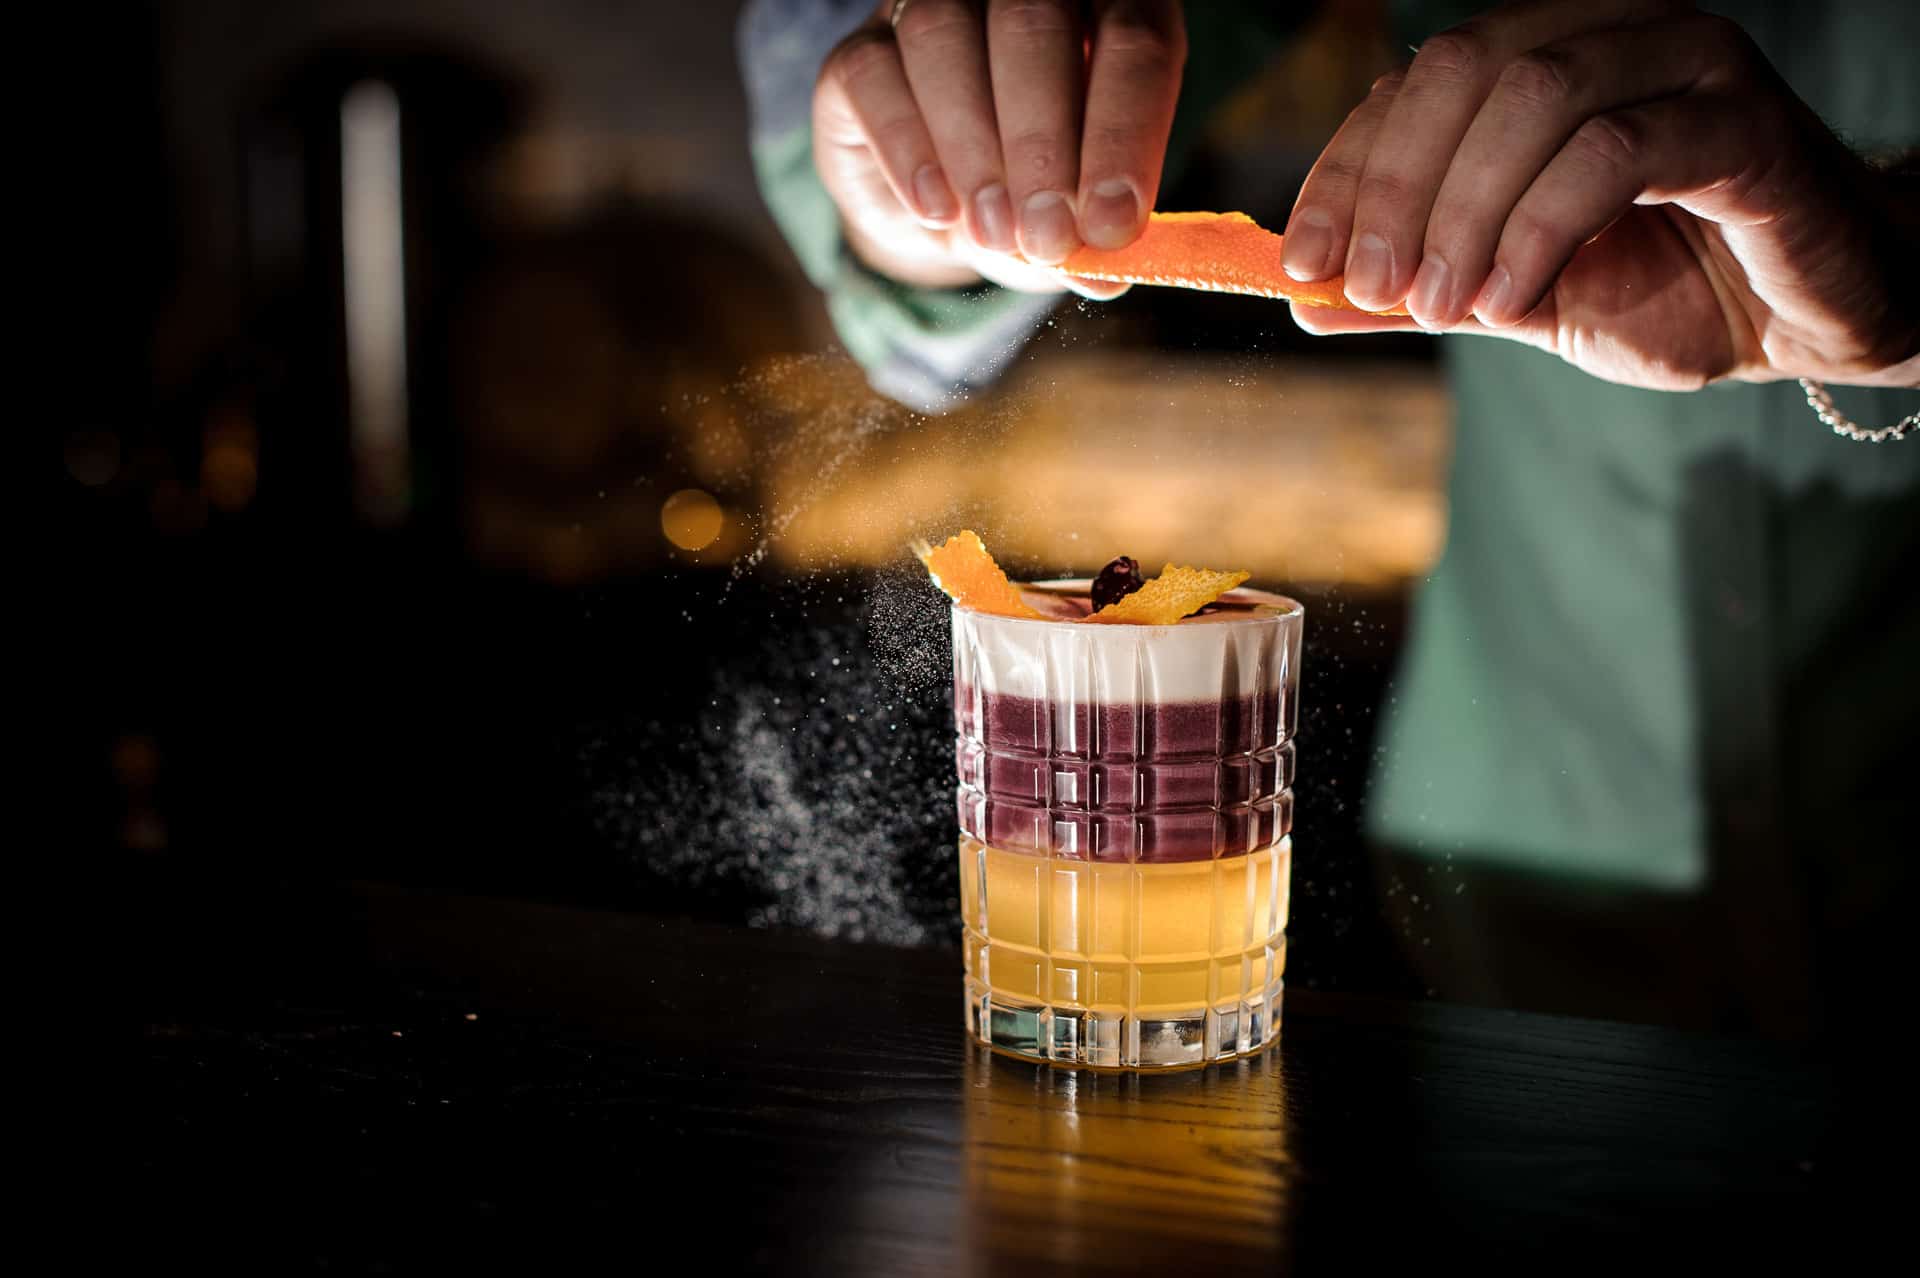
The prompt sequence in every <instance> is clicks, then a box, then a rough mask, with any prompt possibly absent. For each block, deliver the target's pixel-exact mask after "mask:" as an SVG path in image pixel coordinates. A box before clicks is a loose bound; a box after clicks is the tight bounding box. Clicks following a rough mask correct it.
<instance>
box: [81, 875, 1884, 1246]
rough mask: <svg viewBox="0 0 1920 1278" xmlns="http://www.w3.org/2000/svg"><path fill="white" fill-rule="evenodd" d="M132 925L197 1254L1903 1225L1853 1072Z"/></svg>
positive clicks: (374, 932)
mask: <svg viewBox="0 0 1920 1278" xmlns="http://www.w3.org/2000/svg"><path fill="white" fill-rule="evenodd" d="M139 913H141V914H142V916H143V918H144V921H143V922H141V923H139V924H138V925H137V926H136V929H135V942H136V948H135V956H134V962H133V964H132V970H133V976H134V986H135V992H136V1002H137V1005H138V1007H139V1011H140V1014H141V1016H142V1025H143V1030H144V1033H143V1039H142V1053H141V1059H140V1060H139V1061H138V1064H137V1068H136V1070H135V1071H134V1082H133V1086H132V1088H131V1098H132V1102H133V1104H132V1113H133V1120H132V1123H131V1126H130V1139H131V1145H130V1148H129V1150H128V1151H126V1153H125V1162H126V1163H128V1164H129V1165H130V1166H131V1167H132V1168H133V1171H134V1175H135V1177H136V1179H137V1188H136V1189H135V1191H134V1193H133V1194H132V1195H130V1197H131V1200H132V1201H130V1203H129V1204H128V1208H129V1215H130V1218H131V1219H130V1220H129V1222H128V1226H127V1227H128V1228H130V1229H132V1230H134V1231H135V1236H137V1237H140V1238H143V1239H144V1240H146V1242H145V1245H147V1246H148V1247H150V1248H151V1249H153V1250H154V1251H155V1252H156V1253H157V1252H161V1251H172V1252H174V1253H176V1254H177V1255H178V1256H180V1257H182V1258H184V1260H185V1261H186V1263H187V1266H188V1268H190V1269H192V1270H194V1271H197V1272H206V1271H210V1270H222V1269H228V1268H232V1269H235V1270H246V1271H247V1272H253V1273H279V1272H289V1271H327V1272H343V1271H344V1272H365V1271H377V1272H449V1271H452V1270H456V1269H460V1268H476V1267H477V1268H481V1269H487V1270H492V1269H497V1268H515V1269H518V1270H521V1271H530V1272H539V1273H571V1272H581V1271H583V1270H588V1269H591V1270H594V1271H618V1272H637V1273H653V1272H661V1273H668V1272H681V1271H684V1270H698V1271H699V1272H703V1273H736V1272H767V1271H772V1272H803V1273H829V1274H847V1273H947V1272H967V1273H1016V1272H1019V1273H1063V1272H1089V1273H1093V1272H1099V1273H1131V1272H1147V1271H1152V1272H1162V1273H1169V1274H1209V1273H1240V1272H1258V1273H1264V1272H1343V1273H1367V1272H1372V1271H1373V1267H1374V1266H1376V1265H1377V1264H1379V1263H1380V1262H1383V1261H1393V1262H1399V1263H1405V1262H1412V1263H1415V1264H1434V1265H1438V1264H1443V1263H1444V1264H1447V1265H1453V1264H1470V1265H1472V1266H1473V1267H1474V1269H1473V1271H1474V1272H1485V1271H1507V1270H1520V1269H1527V1270H1535V1271H1537V1270H1539V1269H1540V1268H1541V1267H1543V1266H1551V1267H1553V1269H1554V1270H1555V1271H1559V1272H1565V1271H1587V1270H1591V1269H1597V1268H1601V1267H1608V1268H1616V1267H1618V1266H1620V1265H1623V1264H1624V1265H1631V1266H1633V1267H1635V1268H1636V1269H1641V1270H1646V1271H1649V1272H1656V1273H1658V1272H1673V1271H1675V1269H1676V1268H1677V1267H1679V1266H1681V1265H1682V1264H1685V1265H1687V1266H1689V1267H1692V1266H1694V1265H1695V1262H1697V1263H1698V1264H1699V1265H1708V1266H1712V1267H1713V1269H1714V1270H1715V1271H1718V1272H1731V1270H1729V1269H1727V1268H1726V1267H1727V1266H1730V1265H1733V1264H1736V1263H1737V1264H1742V1265H1748V1266H1753V1265H1755V1264H1757V1265H1758V1266H1759V1267H1758V1268H1749V1269H1748V1272H1774V1271H1777V1269H1778V1268H1781V1267H1785V1266H1787V1265H1789V1264H1794V1263H1799V1262H1812V1261H1821V1262H1836V1261H1838V1260H1839V1259H1841V1258H1843V1257H1844V1255H1845V1254H1846V1252H1847V1251H1848V1250H1850V1249H1851V1248H1853V1247H1856V1246H1858V1247H1861V1248H1865V1247H1867V1246H1868V1245H1869V1238H1870V1235H1871V1233H1872V1231H1873V1229H1874V1228H1875V1227H1876V1226H1878V1225H1882V1224H1887V1225H1889V1226H1891V1224H1894V1223H1898V1222H1895V1221H1890V1220H1889V1219H1888V1218H1885V1217H1882V1216H1881V1215H1879V1214H1878V1213H1879V1211H1880V1210H1881V1209H1880V1208H1879V1207H1877V1206H1875V1205H1874V1204H1875V1203H1876V1202H1879V1201H1880V1200H1881V1199H1882V1198H1884V1197H1886V1195H1885V1194H1881V1195H1879V1197H1876V1188H1875V1187H1876V1186H1877V1187H1880V1188H1881V1189H1884V1188H1885V1187H1886V1183H1887V1182H1885V1181H1884V1180H1883V1179H1882V1178H1881V1177H1880V1176H1879V1175H1878V1174H1877V1173H1876V1172H1875V1171H1873V1170H1872V1169H1871V1168H1870V1167H1868V1166H1867V1165H1866V1161H1867V1157H1868V1153H1869V1151H1871V1150H1872V1148H1873V1147H1874V1143H1875V1139H1876V1138H1875V1136H1874V1134H1873V1133H1872V1132H1871V1131H1857V1130H1854V1129H1853V1128H1851V1127H1848V1126H1847V1125H1846V1124H1847V1122H1848V1120H1847V1119H1846V1115H1847V1114H1848V1113H1850V1112H1851V1110H1850V1109H1849V1106H1848V1105H1847V1103H1846V1098H1845V1095H1844V1092H1845V1085H1844V1084H1843V1082H1842V1081H1841V1080H1842V1075H1840V1074H1838V1073H1836V1071H1835V1070H1834V1069H1833V1068H1832V1067H1830V1066H1829V1065H1826V1064H1823V1063H1821V1060H1820V1058H1819V1057H1817V1056H1816V1055H1814V1054H1812V1053H1810V1052H1806V1051H1802V1050H1797V1049H1789V1048H1785V1047H1780V1046H1775V1045H1770V1044H1764V1043H1758V1042H1747V1041H1736V1040H1723V1039H1717V1038H1710V1037H1703V1036H1697V1035H1690V1034H1684V1033H1680V1032H1676V1031H1670V1030H1662V1029H1655V1028H1647V1027H1637V1026H1629V1025H1619V1024H1610V1023H1600V1022H1591V1021H1579V1020H1569V1019H1563V1018H1554V1017H1546V1016H1536V1015H1527V1014H1520V1013H1509V1012H1496V1011H1488V1010H1478V1009H1472V1008H1465V1007H1457V1006H1447V1005H1441V1004H1402V1003H1396V1002H1386V1001H1380V1000H1371V999H1366V998H1359V997H1346V996H1339V995H1333V994H1314V993H1311V992H1307V991H1293V990H1290V991H1289V992H1288V995H1287V1002H1286V1010H1285V1017H1286V1019H1285V1028H1284V1030H1283V1033H1282V1037H1281V1041H1280V1044H1279V1046H1278V1048H1277V1049H1275V1050H1273V1051H1271V1052H1269V1053H1267V1054H1265V1055H1263V1056H1261V1057H1259V1058H1256V1059H1253V1060H1249V1061H1244V1062H1238V1063H1235V1064H1232V1065H1229V1066H1223V1067H1213V1068H1209V1069H1205V1070H1200V1071H1195V1072H1189V1073H1181V1074H1171V1075H1158V1076H1149V1077H1139V1076H1134V1077H1128V1076H1121V1075H1106V1074H1092V1073H1074V1072H1067V1071H1055V1070H1051V1069H1048V1068H1046V1067H1042V1066H1035V1065H1032V1064H1026V1063H1022V1062H1019V1061H1015V1060H1011V1059H1006V1058H1000V1057H995V1056H991V1055H988V1054H986V1053H984V1052H982V1051H981V1050H979V1049H977V1048H976V1047H974V1046H973V1045H971V1044H970V1043H969V1042H968V1041H967V1040H966V1039H965V1037H964V1036H963V1034H962V1031H961V1008H960V969H959V960H958V957H957V955H956V954H955V953H953V952H951V951H945V950H937V949H936V950H900V949H892V948H886V947H879V946H871V945H860V944H852V943H836V942H831V941H824V940H819V939H814V938H809V937H800V936H792V935H785V934H778V933H769V932H761V931H748V930H741V929H732V928H727V927H720V926H712V925H704V924H696V923H689V922H685V921H678V920H671V919H662V918H654V917H648V916H640V915H632V914H619V913H610V912H599V911H592V910H584V909H576V908H568V907H560V906H552V905H539V904H528V903H524V902H512V901H504V900H496V899H489V898H480V897H471V896H451V895H439V894H434V893H431V892H426V891H421V890H413V889H401V888H394V887H384V886H378V885H366V884H355V885H342V886H330V887H326V888H313V887H307V888H304V889H302V890H300V891H297V892H293V891H271V892H270V891H264V890H262V891H255V892H245V893H235V892H228V893H195V892H191V891H175V892H155V893H150V894H149V895H148V899H147V900H146V901H145V902H143V903H142V907H141V909H140V911H139ZM115 1156H116V1157H119V1152H118V1151H115ZM140 1231H144V1232H140ZM1834 1271H1835V1272H1845V1271H1847V1270H1846V1269H1845V1268H1844V1267H1842V1268H1840V1269H1836V1270H1834Z"/></svg>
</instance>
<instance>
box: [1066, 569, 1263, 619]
mask: <svg viewBox="0 0 1920 1278" xmlns="http://www.w3.org/2000/svg"><path fill="white" fill-rule="evenodd" d="M1249 575H1250V574H1248V573H1244V572H1214V571H1213V570H1212V569H1209V568H1181V567H1177V566H1175V565H1173V564H1168V565H1167V566H1166V567H1165V568H1162V569H1161V570H1160V575H1159V576H1158V577H1155V578H1154V579H1153V580H1152V581H1149V582H1148V583H1147V584H1146V585H1144V586H1142V587H1140V589H1138V590H1136V591H1134V592H1133V593H1132V594H1130V595H1125V596H1123V597H1121V598H1120V599H1117V600H1115V601H1114V602H1112V603H1110V604H1108V605H1107V606H1106V607H1104V608H1102V609H1101V610H1100V611H1099V612H1096V613H1094V614H1093V615H1092V616H1090V617H1086V618H1083V620H1086V621H1094V622H1106V623H1110V624H1113V625H1127V626H1171V625H1173V624H1174V623H1175V622H1177V621H1179V620H1180V619H1181V618H1182V617H1190V616H1192V615H1193V614H1194V613H1196V612H1198V611H1200V610H1201V609H1202V608H1204V607H1206V606H1207V605H1208V604H1210V603H1212V602H1213V601H1214V600H1216V599H1218V598H1219V597H1220V596H1221V595H1224V594H1226V593H1227V592H1228V591H1229V590H1232V589H1233V588H1234V587H1235V586H1237V585H1239V584H1240V583H1241V582H1243V581H1245V580H1246V579H1247V577H1248V576H1249Z"/></svg>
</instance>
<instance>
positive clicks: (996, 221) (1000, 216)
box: [973, 182, 1014, 253]
mask: <svg viewBox="0 0 1920 1278" xmlns="http://www.w3.org/2000/svg"><path fill="white" fill-rule="evenodd" d="M973 233H974V235H975V236H977V237H978V238H979V241H980V247H981V248H988V249H992V250H993V251H994V252H996V253H1011V252H1013V248H1014V245H1013V201H1012V200H1010V199H1008V198H1007V188H1006V187H1004V186H1001V185H1000V184H999V183H998V182H995V183H994V184H993V185H992V186H983V187H981V188H980V190H979V191H978V192H977V193H976V194H975V195H974V197H973Z"/></svg>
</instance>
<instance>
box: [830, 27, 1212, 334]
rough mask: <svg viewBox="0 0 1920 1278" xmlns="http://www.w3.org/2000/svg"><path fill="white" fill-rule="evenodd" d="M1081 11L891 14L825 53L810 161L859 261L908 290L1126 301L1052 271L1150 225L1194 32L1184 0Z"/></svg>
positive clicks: (1112, 288)
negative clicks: (1064, 294)
mask: <svg viewBox="0 0 1920 1278" xmlns="http://www.w3.org/2000/svg"><path fill="white" fill-rule="evenodd" d="M1083 8H1086V6H1082V5H1080V4H1078V3H1069V2H1068V0H989V3H987V4H986V5H985V6H984V9H985V14H984V17H983V15H982V12H981V9H982V6H980V5H977V4H972V3H968V2H967V0H908V2H907V3H906V4H904V5H903V6H898V7H896V6H895V5H893V4H892V3H890V2H883V3H882V4H881V6H880V8H879V10H878V11H877V12H876V14H875V16H874V19H873V20H872V21H871V22H869V23H867V24H866V25H865V26H863V27H861V28H860V29H859V30H858V31H856V32H854V33H853V34H852V35H851V36H849V37H847V39H845V40H843V41H842V42H841V43H840V44H839V45H838V46H837V47H836V48H835V49H834V51H833V52H832V53H831V54H829V55H828V57H827V60H826V62H825V63H824V64H823V65H822V67H821V70H820V78H819V81H818V82H817V84H816V85H815V88H814V95H813V148H814V164H815V166H816V167H817V168H818V170H819V173H820V178H821V181H822V182H824V183H825V185H826V188H827V192H828V194H829V195H831V196H832V197H833V202H834V204H835V205H837V206H838V208H839V210H840V215H841V221H842V225H843V227H844V229H845V233H846V236H847V240H848V243H849V245H850V246H851V247H852V249H853V250H854V252H856V253H857V254H859V255H860V256H861V257H862V258H863V259H864V260H865V261H866V262H867V263H868V264H869V265H870V266H873V267H874V268H876V269H878V270H880V271H882V272H884V273H886V274H888V275H891V276H893V277H894V278H896V279H900V280H903V281H905V282H907V283H912V284H923V285H930V286H936V287H940V286H949V287H950V286H958V285H963V284H969V283H975V282H978V280H980V279H981V278H985V279H989V280H992V281H994V282H995V283H999V284H1003V285H1006V286H1008V287H1011V288H1018V289H1023V290H1027V291H1034V292H1059V291H1061V289H1063V288H1073V289H1074V290H1075V291H1076V292H1080V293H1084V294H1085V295H1087V296H1089V297H1099V298H1107V297H1113V296H1116V295H1117V294H1119V293H1122V292H1124V291H1126V286H1125V285H1123V284H1108V283H1103V282H1101V281H1098V280H1073V279H1069V278H1068V277H1066V276H1063V275H1061V274H1060V273H1059V272H1058V271H1054V270H1051V269H1048V268H1049V267H1050V266H1051V265H1052V264H1054V263H1058V262H1060V261H1062V260H1064V259H1065V258H1066V256H1067V255H1068V254H1069V253H1071V252H1072V251H1073V250H1074V249H1076V248H1078V247H1079V246H1080V245H1081V244H1082V243H1086V244H1092V245H1095V246H1097V247H1100V248H1120V247H1122V246H1124V245H1126V244H1129V243H1131V242H1132V241H1133V240H1134V239H1135V238H1136V237H1138V236H1139V234H1140V232H1141V230H1142V228H1144V227H1145V226H1146V221H1147V213H1148V211H1149V210H1151V209H1152V208H1153V204H1154V198H1155V196H1156V195H1157V194H1158V191H1159V186H1160V166H1161V161H1162V159H1163V157H1164V154H1165V151H1166V145H1167V132H1168V130H1169V129H1170V128H1171V127H1172V123H1173V109H1174V103H1175V101H1176V99H1177V98H1178V97H1179V93H1180V73H1181V68H1182V66H1183V64H1184V63H1185V61H1186V28H1185V25H1184V23H1183V21H1182V19H1181V14H1180V7H1179V5H1178V4H1177V3H1175V0H1102V2H1100V3H1095V4H1093V5H1092V6H1090V15H1089V16H1088V17H1087V18H1085V19H1084V20H1083V18H1082V11H1083ZM894 18H897V21H893V20H892V19H894Z"/></svg>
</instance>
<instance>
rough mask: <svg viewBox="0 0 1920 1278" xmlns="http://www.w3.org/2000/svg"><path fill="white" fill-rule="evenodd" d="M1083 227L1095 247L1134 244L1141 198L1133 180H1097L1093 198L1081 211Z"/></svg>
mask: <svg viewBox="0 0 1920 1278" xmlns="http://www.w3.org/2000/svg"><path fill="white" fill-rule="evenodd" d="M1080 229H1081V230H1082V231H1084V232H1085V233H1086V237H1087V243H1089V244H1091V245H1093V246H1094V247H1095V248H1106V249H1117V248H1124V247H1125V246H1126V245H1128V244H1131V243H1132V242H1133V239H1134V235H1135V234H1136V233H1137V232H1138V231H1139V229H1140V201H1139V199H1138V198H1137V197H1136V196H1135V195H1134V193H1133V183H1131V182H1129V181H1127V180H1126V179H1125V178H1108V179H1107V180H1106V181H1104V182H1096V183H1094V186H1093V191H1092V198H1091V199H1089V200H1088V201H1087V202H1086V204H1085V205H1084V206H1083V207H1082V208H1081V210H1080Z"/></svg>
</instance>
